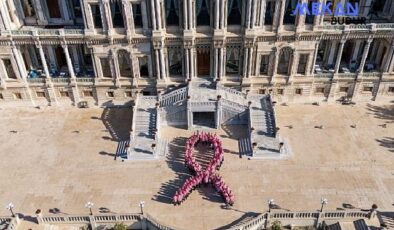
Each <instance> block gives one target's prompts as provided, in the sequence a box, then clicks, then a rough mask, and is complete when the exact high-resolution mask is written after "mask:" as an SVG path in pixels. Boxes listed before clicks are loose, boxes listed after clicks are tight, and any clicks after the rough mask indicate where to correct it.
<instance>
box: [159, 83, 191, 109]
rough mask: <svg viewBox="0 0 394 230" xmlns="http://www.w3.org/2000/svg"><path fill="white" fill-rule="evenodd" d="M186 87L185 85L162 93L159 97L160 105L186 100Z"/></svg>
mask: <svg viewBox="0 0 394 230" xmlns="http://www.w3.org/2000/svg"><path fill="white" fill-rule="evenodd" d="M187 89H188V88H187V87H183V88H180V89H177V90H174V91H172V92H170V93H167V94H164V95H162V96H161V98H160V106H169V105H172V104H174V103H177V102H180V101H184V100H186V98H187Z"/></svg>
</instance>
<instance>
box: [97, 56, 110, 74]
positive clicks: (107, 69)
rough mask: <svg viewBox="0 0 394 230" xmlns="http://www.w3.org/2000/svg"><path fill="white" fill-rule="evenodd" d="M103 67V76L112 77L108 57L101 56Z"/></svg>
mask: <svg viewBox="0 0 394 230" xmlns="http://www.w3.org/2000/svg"><path fill="white" fill-rule="evenodd" d="M100 63H101V69H102V71H103V77H106V78H112V74H111V66H110V64H109V60H108V58H100Z"/></svg>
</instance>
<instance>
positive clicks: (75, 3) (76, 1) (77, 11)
mask: <svg viewBox="0 0 394 230" xmlns="http://www.w3.org/2000/svg"><path fill="white" fill-rule="evenodd" d="M72 9H73V11H74V17H76V18H81V17H82V9H81V0H72Z"/></svg>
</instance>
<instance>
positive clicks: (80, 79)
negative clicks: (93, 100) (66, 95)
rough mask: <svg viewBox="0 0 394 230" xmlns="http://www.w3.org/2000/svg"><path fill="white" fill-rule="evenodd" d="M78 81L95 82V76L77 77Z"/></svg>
mask: <svg viewBox="0 0 394 230" xmlns="http://www.w3.org/2000/svg"><path fill="white" fill-rule="evenodd" d="M77 82H80V83H93V82H94V78H93V77H77Z"/></svg>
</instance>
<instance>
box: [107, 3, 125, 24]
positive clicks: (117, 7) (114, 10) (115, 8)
mask: <svg viewBox="0 0 394 230" xmlns="http://www.w3.org/2000/svg"><path fill="white" fill-rule="evenodd" d="M110 6H111V16H112V24H113V26H114V28H124V22H123V14H122V3H121V1H110Z"/></svg>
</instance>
